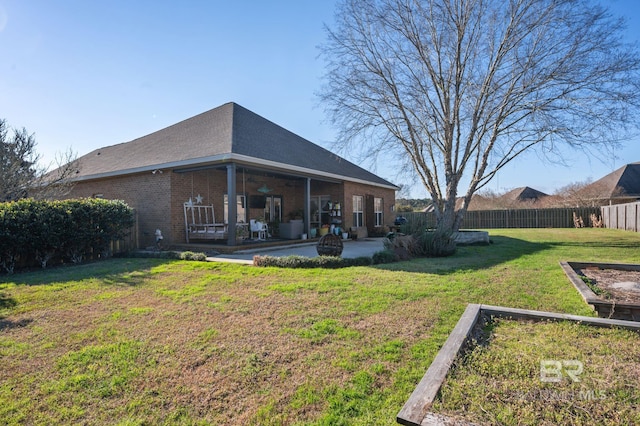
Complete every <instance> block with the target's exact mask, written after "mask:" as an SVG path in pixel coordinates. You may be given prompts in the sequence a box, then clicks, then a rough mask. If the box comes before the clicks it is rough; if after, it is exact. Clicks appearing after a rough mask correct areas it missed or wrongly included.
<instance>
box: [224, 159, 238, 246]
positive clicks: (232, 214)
mask: <svg viewBox="0 0 640 426" xmlns="http://www.w3.org/2000/svg"><path fill="white" fill-rule="evenodd" d="M237 198H238V196H237V195H236V164H235V163H231V164H229V165H227V203H228V206H227V207H228V209H227V213H228V215H227V217H228V222H229V223H227V245H229V246H235V245H236V218H237V217H238V202H237Z"/></svg>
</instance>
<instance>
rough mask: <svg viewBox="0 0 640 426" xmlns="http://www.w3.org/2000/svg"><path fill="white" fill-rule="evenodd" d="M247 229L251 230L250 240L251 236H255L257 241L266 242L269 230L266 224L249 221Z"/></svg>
mask: <svg viewBox="0 0 640 426" xmlns="http://www.w3.org/2000/svg"><path fill="white" fill-rule="evenodd" d="M249 229H250V230H251V238H252V239H253V235H254V234H256V235H257V237H258V240H266V239H267V235H268V234H269V228H268V227H267V224H266V223H262V222H259V221H256V220H255V219H251V220H250V221H249Z"/></svg>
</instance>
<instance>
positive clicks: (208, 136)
mask: <svg viewBox="0 0 640 426" xmlns="http://www.w3.org/2000/svg"><path fill="white" fill-rule="evenodd" d="M232 155H239V156H243V158H248V159H249V160H250V161H251V159H253V160H254V161H255V163H256V164H261V162H271V163H273V164H282V165H283V166H296V167H297V168H299V169H306V170H310V171H316V172H320V173H319V174H323V173H326V174H331V175H335V176H342V177H344V178H352V179H357V180H364V181H367V182H371V183H374V184H379V185H385V186H391V187H395V185H393V184H392V183H390V182H388V181H386V180H385V179H382V178H380V177H379V176H376V175H375V174H373V173H371V172H369V171H367V170H365V169H363V168H361V167H359V166H357V165H355V164H353V163H351V162H349V161H347V160H345V159H343V158H341V157H339V156H337V155H335V154H333V153H331V152H330V151H328V150H326V149H324V148H322V147H320V146H318V145H316V144H314V143H312V142H310V141H308V140H306V139H304V138H302V137H300V136H298V135H296V134H294V133H292V132H290V131H288V130H286V129H284V128H283V127H280V126H278V125H277V124H275V123H273V122H271V121H269V120H267V119H265V118H263V117H261V116H259V115H258V114H255V113H253V112H251V111H249V110H248V109H246V108H243V107H242V106H240V105H238V104H235V103H232V102H231V103H227V104H224V105H222V106H220V107H217V108H214V109H212V110H209V111H206V112H204V113H202V114H199V115H196V116H194V117H191V118H188V119H186V120H183V121H181V122H179V123H176V124H174V125H171V126H169V127H166V128H164V129H162V130H158V131H157V132H154V133H151V134H149V135H146V136H143V137H141V138H138V139H134V140H132V141H130V142H126V143H121V144H117V145H112V146H108V147H104V148H100V149H97V150H94V151H92V152H90V153H88V154H86V155H84V156H82V157H80V158H79V159H78V163H79V173H78V176H77V177H78V178H79V179H91V178H94V177H101V176H102V177H103V176H108V175H123V174H128V173H135V172H137V171H144V170H151V169H154V168H165V167H179V166H185V167H186V166H189V167H194V166H198V165H204V164H213V163H215V162H224V161H229V157H230V156H232Z"/></svg>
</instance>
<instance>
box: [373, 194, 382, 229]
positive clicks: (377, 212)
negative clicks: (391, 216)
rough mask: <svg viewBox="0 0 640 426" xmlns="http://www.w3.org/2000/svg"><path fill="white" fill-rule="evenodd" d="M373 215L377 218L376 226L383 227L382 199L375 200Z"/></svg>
mask: <svg viewBox="0 0 640 426" xmlns="http://www.w3.org/2000/svg"><path fill="white" fill-rule="evenodd" d="M373 214H374V216H375V225H374V226H382V225H383V223H384V218H383V216H382V198H374V199H373Z"/></svg>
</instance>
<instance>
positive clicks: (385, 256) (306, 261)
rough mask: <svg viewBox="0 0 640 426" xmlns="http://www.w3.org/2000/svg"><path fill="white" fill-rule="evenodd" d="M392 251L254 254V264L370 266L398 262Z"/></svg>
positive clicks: (293, 266)
mask: <svg viewBox="0 0 640 426" xmlns="http://www.w3.org/2000/svg"><path fill="white" fill-rule="evenodd" d="M397 261H398V258H397V256H395V255H394V254H393V253H392V252H389V251H387V250H383V251H380V252H377V253H374V255H373V257H367V256H361V257H355V258H344V257H339V256H317V257H306V256H297V255H291V256H283V257H277V256H253V265H254V266H275V267H278V268H332V269H336V268H347V267H350V266H370V265H377V264H381V263H392V262H397Z"/></svg>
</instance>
